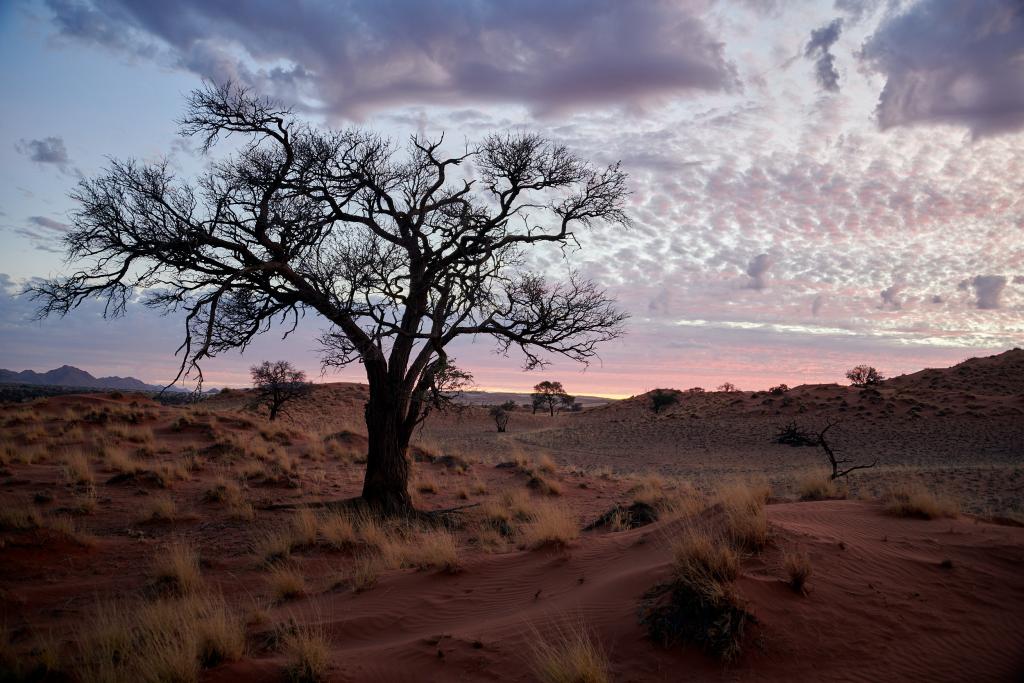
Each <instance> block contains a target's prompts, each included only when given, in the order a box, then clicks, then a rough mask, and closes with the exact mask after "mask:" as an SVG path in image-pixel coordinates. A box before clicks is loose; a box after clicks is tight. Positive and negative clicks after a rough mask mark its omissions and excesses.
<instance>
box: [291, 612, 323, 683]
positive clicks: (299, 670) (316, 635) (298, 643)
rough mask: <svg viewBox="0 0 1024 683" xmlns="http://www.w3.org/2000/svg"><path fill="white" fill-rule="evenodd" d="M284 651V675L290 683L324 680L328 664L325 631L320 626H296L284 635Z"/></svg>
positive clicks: (313, 682)
mask: <svg viewBox="0 0 1024 683" xmlns="http://www.w3.org/2000/svg"><path fill="white" fill-rule="evenodd" d="M284 651H285V654H286V655H287V657H288V665H287V666H286V667H285V676H286V678H287V679H288V680H289V681H291V682H292V683H318V682H319V681H323V680H326V677H327V669H328V667H329V665H330V654H329V643H328V640H327V633H326V632H325V630H324V629H323V628H322V627H319V626H311V625H300V626H297V627H296V628H295V629H294V630H293V631H292V632H291V633H289V634H288V635H287V636H285V639H284Z"/></svg>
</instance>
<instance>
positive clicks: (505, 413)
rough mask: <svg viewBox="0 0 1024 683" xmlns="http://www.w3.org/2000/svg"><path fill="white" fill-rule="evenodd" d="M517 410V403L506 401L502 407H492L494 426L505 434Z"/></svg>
mask: <svg viewBox="0 0 1024 683" xmlns="http://www.w3.org/2000/svg"><path fill="white" fill-rule="evenodd" d="M515 409H516V402H515V401H505V402H504V403H502V404H501V405H500V406H491V410H490V411H489V412H490V415H491V417H492V418H494V426H495V427H497V428H498V431H499V432H504V431H505V428H506V427H508V420H509V418H510V417H511V413H512V412H514V411H515Z"/></svg>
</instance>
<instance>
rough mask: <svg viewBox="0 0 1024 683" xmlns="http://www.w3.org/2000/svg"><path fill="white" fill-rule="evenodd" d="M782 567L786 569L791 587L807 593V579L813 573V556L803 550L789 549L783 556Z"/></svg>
mask: <svg viewBox="0 0 1024 683" xmlns="http://www.w3.org/2000/svg"><path fill="white" fill-rule="evenodd" d="M782 567H783V569H785V571H786V583H788V584H789V587H790V588H792V589H793V590H794V591H796V592H797V593H800V594H801V595H803V594H804V593H806V592H807V580H808V579H809V578H811V574H812V573H813V566H812V565H811V556H810V555H808V554H807V552H806V551H803V550H792V551H789V550H788V551H786V552H785V553H784V554H783V556H782Z"/></svg>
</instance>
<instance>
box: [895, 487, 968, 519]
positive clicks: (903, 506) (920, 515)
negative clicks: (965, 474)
mask: <svg viewBox="0 0 1024 683" xmlns="http://www.w3.org/2000/svg"><path fill="white" fill-rule="evenodd" d="M883 502H884V503H885V511H886V512H887V513H888V514H890V515H893V516H895V517H913V518H915V519H938V518H941V517H956V516H957V515H958V514H960V505H959V504H958V503H957V502H956V501H955V500H953V499H952V498H949V497H946V496H940V495H936V494H935V493H933V492H931V491H930V490H928V488H927V487H926V486H925V485H924V484H921V483H920V482H902V483H898V484H894V485H893V486H892V487H891V488H890V489H889V490H888V491H887V492H886V494H885V495H884V497H883Z"/></svg>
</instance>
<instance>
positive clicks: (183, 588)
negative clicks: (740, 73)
mask: <svg viewBox="0 0 1024 683" xmlns="http://www.w3.org/2000/svg"><path fill="white" fill-rule="evenodd" d="M150 575H151V577H152V579H153V587H154V588H155V589H156V590H157V591H158V592H159V593H169V594H172V595H192V594H194V593H196V592H197V591H198V590H199V589H200V588H201V587H202V585H203V576H202V574H201V573H200V571H199V554H198V553H197V552H196V549H195V548H194V547H193V546H192V545H190V544H188V543H186V542H184V541H174V542H172V543H171V544H170V545H169V546H167V548H164V549H162V550H160V551H159V553H158V554H157V555H156V556H155V557H154V558H153V564H152V568H151V570H150Z"/></svg>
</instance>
